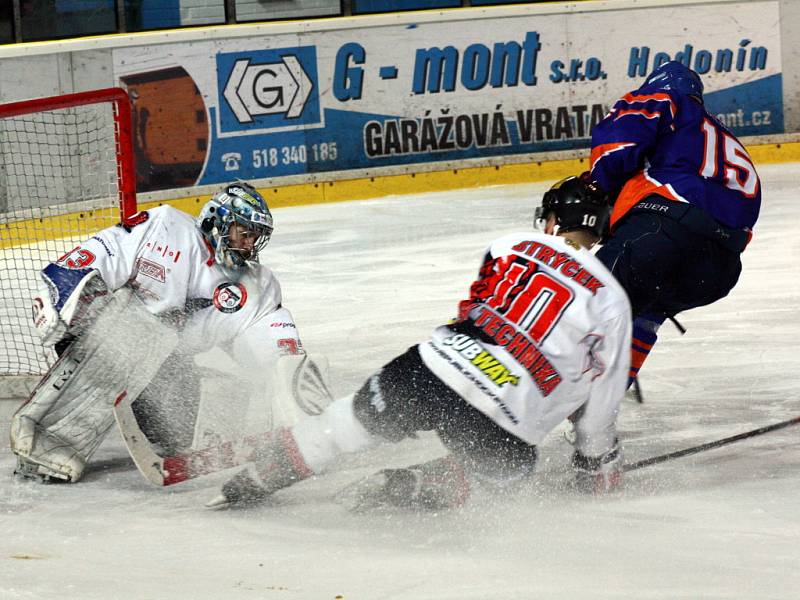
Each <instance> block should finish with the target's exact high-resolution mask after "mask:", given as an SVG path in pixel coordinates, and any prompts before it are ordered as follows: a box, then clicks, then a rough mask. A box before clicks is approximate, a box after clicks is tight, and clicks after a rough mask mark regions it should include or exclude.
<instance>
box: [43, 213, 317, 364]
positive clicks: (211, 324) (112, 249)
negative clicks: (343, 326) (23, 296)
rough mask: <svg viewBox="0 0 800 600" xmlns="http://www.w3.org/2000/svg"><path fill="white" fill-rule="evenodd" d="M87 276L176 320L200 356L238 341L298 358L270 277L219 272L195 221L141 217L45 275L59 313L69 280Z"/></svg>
mask: <svg viewBox="0 0 800 600" xmlns="http://www.w3.org/2000/svg"><path fill="white" fill-rule="evenodd" d="M91 269H97V270H98V271H99V272H100V275H101V276H102V278H103V281H104V282H105V283H106V285H107V286H108V287H109V288H110V289H111V290H116V289H119V288H120V287H122V286H124V285H129V286H131V287H132V288H133V289H134V290H135V291H136V293H137V294H138V296H139V297H140V298H141V299H142V301H143V302H144V304H145V306H146V307H147V309H148V310H149V311H150V312H151V313H153V314H160V315H164V314H174V315H175V317H176V319H177V320H178V321H180V324H181V329H182V331H183V332H184V335H183V337H184V339H185V340H187V341H188V342H189V343H191V342H192V341H196V342H197V343H202V344H203V346H205V348H199V349H198V350H202V349H207V348H209V347H211V346H217V345H224V344H226V343H233V342H236V343H237V345H239V346H241V344H242V343H245V345H248V346H249V347H250V348H252V349H255V350H264V349H270V348H272V349H274V350H276V352H278V353H279V354H296V353H298V352H300V351H302V346H301V345H300V340H299V337H298V334H297V328H296V326H295V324H294V321H293V319H292V316H291V313H289V311H288V310H286V309H285V308H282V307H281V288H280V285H279V283H278V280H277V279H276V278H275V276H274V275H273V273H272V271H271V270H270V269H269V268H268V267H267V266H265V265H261V264H258V263H249V266H248V267H247V268H244V269H241V270H237V271H231V270H226V269H224V268H222V267H221V266H219V265H218V264H217V263H216V262H215V261H214V253H213V250H212V249H211V247H210V246H209V245H208V244H207V242H206V241H205V239H204V238H203V236H202V235H201V233H200V232H199V231H198V229H197V227H196V225H195V223H194V219H192V217H190V216H189V215H187V214H185V213H183V212H181V211H179V210H176V209H174V208H172V207H170V206H160V207H158V208H154V209H151V210H149V211H146V212H142V213H140V214H139V215H138V219H137V224H136V225H133V226H130V227H122V226H119V225H117V226H115V227H110V228H108V229H104V230H103V231H100V232H99V233H97V234H96V235H94V236H93V237H92V238H90V239H89V240H87V241H85V242H83V243H82V244H81V245H80V246H77V247H76V248H74V249H72V250H71V251H70V252H68V253H67V254H65V255H64V256H62V257H61V258H59V259H58V261H57V262H56V263H54V264H52V265H50V266H49V267H48V268H45V270H44V272H43V274H44V276H45V280H46V281H48V284H49V287H50V293H51V297H53V296H54V295H55V297H54V298H53V300H54V302H53V304H54V305H55V306H56V307H57V308H58V307H59V303H60V302H63V301H64V300H65V299H66V297H65V296H68V294H69V293H70V292H71V290H70V289H69V288H70V280H73V281H74V280H76V279H79V274H81V273H86V272H88V271H89V270H91ZM71 272H73V273H74V274H75V277H72V276H71ZM80 276H82V275H80ZM59 296H61V298H59ZM233 347H234V350H235V348H236V346H233Z"/></svg>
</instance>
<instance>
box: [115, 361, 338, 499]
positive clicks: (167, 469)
mask: <svg viewBox="0 0 800 600" xmlns="http://www.w3.org/2000/svg"><path fill="white" fill-rule="evenodd" d="M287 358H288V357H287ZM292 358H295V359H297V360H294V361H290V362H288V361H281V362H279V373H278V378H279V379H282V380H290V384H291V385H290V388H291V389H289V390H287V392H286V395H287V396H288V398H289V399H290V400H287V402H284V403H283V404H282V405H281V407H279V406H278V405H275V406H274V407H273V408H274V409H275V410H276V411H278V409H279V408H281V410H280V412H281V416H282V417H283V418H284V421H283V423H282V424H283V425H289V424H291V423H293V422H296V420H297V418H298V417H299V415H300V414H301V413H302V414H308V415H314V414H319V413H320V412H322V410H323V409H324V407H325V406H326V405H327V404H328V403H329V402H330V401H331V400H332V396H331V392H330V389H329V388H328V386H327V384H326V382H325V376H324V373H323V371H322V370H321V369H320V367H319V366H318V365H317V363H316V362H315V361H314V360H312V359H311V358H309V357H308V355H303V356H296V357H292ZM135 400H136V398H135V397H131V396H130V395H128V394H124V393H123V394H121V395H120V396H119V397H118V398H117V400H116V402H115V403H114V418H115V419H116V421H117V425H118V426H119V430H120V433H121V434H122V437H123V439H124V440H125V445H126V446H127V447H128V452H130V455H131V457H132V458H133V462H134V463H136V466H137V468H138V469H139V471H141V473H142V475H144V476H145V477H146V478H147V480H148V481H150V482H151V483H153V484H154V485H158V486H168V485H174V484H176V483H181V482H182V481H188V480H189V479H194V478H195V477H200V476H202V475H210V474H212V473H216V472H218V471H224V470H226V469H230V468H233V467H237V466H240V465H243V464H245V463H248V462H251V461H253V460H254V454H255V452H256V450H257V449H259V448H261V447H263V445H264V443H265V442H266V440H268V439H269V438H270V436H271V435H272V431H264V432H258V433H255V434H252V435H247V436H244V437H242V438H239V439H236V440H228V441H223V442H220V443H218V444H214V445H210V446H206V447H204V448H199V449H198V448H188V449H186V450H183V451H181V452H179V453H176V454H173V455H169V456H162V455H161V454H159V452H158V449H157V448H155V447H154V446H153V444H152V443H151V442H150V440H148V439H147V436H146V435H145V434H144V432H143V431H142V430H141V427H139V423H138V421H137V419H136V415H135V414H134V412H133V403H134V401H135ZM295 408H296V409H297V410H295ZM284 413H285V414H284Z"/></svg>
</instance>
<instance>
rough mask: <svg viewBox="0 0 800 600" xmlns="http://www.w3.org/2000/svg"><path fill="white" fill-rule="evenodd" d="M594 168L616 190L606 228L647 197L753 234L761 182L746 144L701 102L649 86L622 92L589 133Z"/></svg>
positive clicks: (605, 184)
mask: <svg viewBox="0 0 800 600" xmlns="http://www.w3.org/2000/svg"><path fill="white" fill-rule="evenodd" d="M591 165H592V166H591V169H592V170H591V173H592V177H593V179H594V180H595V181H597V182H598V183H599V184H600V186H601V187H603V188H604V189H605V190H606V191H607V192H609V193H610V194H612V197H613V194H615V193H617V192H619V195H618V196H617V199H616V202H615V204H614V210H613V212H612V215H611V227H612V229H613V227H614V224H615V223H617V222H618V221H619V219H620V218H622V216H624V215H625V214H626V213H627V212H628V211H629V210H630V209H631V208H632V207H633V206H634V205H636V204H637V203H638V202H639V201H640V200H641V199H643V198H644V197H646V196H649V195H650V194H658V195H660V196H663V197H664V198H667V199H669V200H675V201H677V202H688V203H690V204H692V205H694V206H697V207H699V208H701V209H703V210H704V211H706V212H707V213H708V214H710V215H711V216H712V217H714V218H715V219H716V220H717V221H718V222H720V223H722V224H723V225H725V226H727V227H730V228H734V229H744V230H747V231H748V232H750V231H751V230H752V228H753V226H754V225H755V222H756V219H757V218H758V213H759V210H760V207H761V183H760V181H759V178H758V173H757V172H756V168H755V166H753V162H752V160H751V159H750V156H749V155H748V153H747V151H746V150H745V148H744V146H742V144H741V143H740V142H739V140H737V139H736V137H735V136H734V135H733V134H732V133H731V132H730V131H729V130H728V129H727V128H726V127H725V126H723V125H722V124H721V123H720V122H719V121H718V120H717V119H716V118H715V117H714V116H713V115H711V114H709V113H708V112H707V111H706V110H705V108H704V107H703V105H702V104H701V103H700V102H698V101H697V100H695V99H694V98H691V97H689V96H687V95H684V94H681V93H679V92H676V91H664V90H658V89H654V88H651V89H648V88H647V87H646V86H643V87H641V88H640V89H639V90H637V91H634V92H631V93H629V94H626V95H625V96H623V97H622V98H621V99H620V100H618V101H617V103H616V104H615V105H614V107H613V108H612V110H611V112H610V113H609V114H608V115H607V116H606V117H605V118H604V119H603V120H602V121H601V122H600V123H598V124H597V125H596V126H595V128H594V130H593V131H592V154H591Z"/></svg>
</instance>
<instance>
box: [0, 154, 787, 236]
mask: <svg viewBox="0 0 800 600" xmlns="http://www.w3.org/2000/svg"><path fill="white" fill-rule="evenodd" d="M747 150H748V152H749V153H750V156H751V158H752V159H753V162H755V163H756V164H759V163H781V162H797V161H800V142H789V143H785V144H764V145H759V146H748V148H747ZM587 168H588V161H587V159H585V158H575V159H568V160H553V161H545V162H534V163H518V164H505V165H497V166H485V167H469V168H464V169H449V170H447V171H431V172H426V173H411V174H403V175H385V176H380V177H368V178H362V179H347V180H342V181H330V182H325V183H304V184H298V185H286V186H281V187H274V188H259V192H261V194H263V196H264V198H266V200H267V204H269V206H270V208H283V207H287V206H301V205H305V204H321V203H326V202H343V201H347V200H366V199H369V198H379V197H381V196H389V195H393V194H420V193H425V192H440V191H446V190H454V189H464V188H474V187H483V186H489V185H507V184H514V183H533V182H537V181H550V180H553V181H555V180H558V179H561V178H563V177H566V176H568V175H575V174H578V173H580V172H582V171H585V170H586V169H587ZM208 198H209V196H208V195H203V196H186V197H182V198H175V199H170V200H162V201H158V202H143V203H140V205H139V208H140V210H147V209H149V208H153V207H156V206H161V205H163V204H169V205H171V206H174V207H175V208H178V209H180V210H182V211H184V212H186V213H189V214H190V215H197V214H198V213H199V211H200V208H201V207H202V206H203V204H205V202H206V201H207V200H208ZM116 214H118V213H116V211H115V210H113V209H103V210H97V211H84V212H81V213H72V214H67V215H59V216H55V217H44V218H41V219H30V220H25V221H17V222H14V223H8V224H4V225H0V249H2V248H9V247H13V246H19V245H22V244H25V243H32V240H37V241H44V240H48V239H57V238H59V237H62V236H63V232H64V231H84V232H86V234H87V235H90V234H91V233H93V232H96V231H99V230H100V229H103V228H104V227H108V226H110V225H113V224H114V223H115V222H116V220H117V217H116V216H115V215H116Z"/></svg>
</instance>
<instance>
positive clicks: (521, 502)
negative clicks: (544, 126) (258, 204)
mask: <svg viewBox="0 0 800 600" xmlns="http://www.w3.org/2000/svg"><path fill="white" fill-rule="evenodd" d="M760 170H761V174H762V176H763V179H764V182H763V185H764V190H763V191H764V205H763V212H762V217H761V220H760V222H759V224H758V226H757V229H756V235H755V238H754V241H753V242H752V244H751V246H750V247H749V248H748V250H747V251H746V252H745V254H744V263H745V264H744V273H743V275H742V278H741V280H740V283H739V285H738V286H737V288H736V289H734V291H733V292H732V293H731V295H730V296H729V297H728V298H725V299H724V300H722V301H720V302H718V303H717V304H716V305H714V306H712V307H707V308H704V309H698V310H696V311H693V312H689V313H686V314H684V315H683V316H682V318H681V322H682V323H683V325H684V326H685V327H686V328H687V329H688V333H687V334H686V335H685V336H681V335H679V334H678V332H677V331H676V330H674V329H673V328H671V327H670V326H669V325H665V327H664V328H663V329H662V332H663V334H662V339H661V340H660V341H659V344H658V345H657V347H656V349H655V351H654V353H653V355H652V356H651V357H650V360H649V362H648V363H647V364H646V365H645V367H644V369H643V371H642V385H643V387H644V392H645V404H643V405H638V404H636V403H634V402H633V401H631V400H626V401H625V402H624V404H623V407H622V414H621V417H620V430H621V435H622V438H623V441H624V445H625V452H626V456H627V458H628V460H629V461H634V460H639V459H642V458H646V457H648V456H652V455H655V454H661V453H664V452H668V451H671V450H675V449H680V448H684V447H687V446H692V445H695V444H699V443H703V442H706V441H709V440H714V439H718V438H722V437H726V436H729V435H733V434H736V433H740V432H743V431H747V430H750V429H754V428H756V427H760V426H762V425H768V424H771V423H774V422H778V421H782V420H785V419H789V418H792V417H794V416H797V415H798V414H800V375H799V374H800V357H799V356H798V352H797V341H798V338H800V268H798V265H797V262H798V260H800V236H798V226H800V201H798V192H797V181H798V180H800V165H777V166H765V167H762V168H761V169H760ZM546 187H547V186H546V185H524V186H503V187H494V188H486V189H478V190H469V191H456V192H448V193H435V194H425V195H420V196H413V197H409V196H402V197H401V196H397V197H392V198H386V199H380V200H374V201H369V202H357V203H344V204H332V205H321V206H308V207H300V208H292V209H279V210H276V211H274V212H275V220H276V232H275V235H274V236H273V239H272V242H271V243H270V245H269V246H268V247H267V249H266V250H265V252H264V254H263V260H264V261H265V262H267V263H268V264H270V265H271V266H272V267H273V268H274V270H275V271H276V272H277V274H278V276H279V278H280V280H281V282H282V285H283V290H284V297H285V304H286V306H288V307H289V308H290V309H291V310H292V311H293V313H294V316H295V318H296V320H297V322H298V324H299V327H300V331H301V335H302V337H303V340H304V342H305V345H306V347H307V348H308V349H309V350H310V351H311V352H314V353H323V354H325V355H327V357H328V358H329V360H330V363H331V374H332V377H333V386H334V388H335V391H336V392H337V394H338V395H343V394H346V393H349V392H352V391H354V390H355V389H356V387H357V386H359V385H360V383H361V382H362V381H363V379H364V378H365V377H366V376H368V375H369V374H371V373H372V371H374V370H375V369H377V368H378V367H380V366H381V365H382V364H383V363H384V362H385V361H387V360H388V359H390V358H392V357H394V356H395V355H397V354H399V353H400V352H402V351H403V350H404V349H405V348H407V347H408V346H409V345H411V344H413V343H415V342H417V341H419V340H421V339H424V338H425V337H426V336H427V334H428V333H429V331H430V330H431V329H432V328H433V327H434V326H436V325H438V324H441V323H442V322H445V321H446V320H447V319H449V318H450V317H451V316H452V315H453V314H454V311H455V308H456V303H457V301H458V300H459V299H461V298H462V297H463V296H464V294H465V293H466V290H467V287H468V285H469V283H470V281H471V278H472V277H473V276H474V275H475V273H476V271H477V268H478V265H479V262H480V259H481V256H482V253H483V251H484V249H485V247H486V245H488V243H489V242H490V241H491V240H493V239H494V238H496V237H498V236H500V235H502V234H504V233H509V232H512V231H516V230H521V229H528V228H529V224H530V222H531V218H532V213H533V207H534V202H533V198H538V197H539V196H540V194H541V193H542V191H543V190H544V189H546ZM798 442H800V427H795V428H790V429H784V430H781V431H777V432H774V433H770V434H767V435H764V436H760V437H757V438H754V439H751V440H747V441H742V442H739V443H737V444H734V445H731V446H727V447H725V448H720V449H717V450H712V451H709V452H705V453H702V454H699V455H696V456H693V457H688V458H684V459H680V460H675V461H670V462H667V463H664V464H662V465H659V466H653V467H649V468H646V469H643V470H641V471H637V472H634V473H631V474H629V477H628V478H627V481H626V486H625V488H624V490H623V491H621V492H620V493H618V494H615V495H612V496H609V497H605V498H602V499H591V498H584V497H580V496H577V495H574V494H573V493H571V492H570V491H569V490H567V489H566V488H565V485H564V483H565V481H567V479H568V478H569V475H570V473H569V469H568V464H567V463H568V455H569V446H568V444H567V442H566V441H565V440H564V439H563V437H562V436H561V435H558V434H554V435H552V436H551V437H550V438H548V440H547V442H546V443H545V444H544V445H543V447H542V460H541V463H540V466H539V475H538V478H537V480H536V483H535V485H534V486H533V487H532V489H531V490H529V491H528V492H526V493H525V494H523V495H521V496H519V497H516V498H513V499H508V498H486V497H478V498H476V499H475V500H474V502H472V503H471V504H469V505H468V506H467V507H466V508H464V509H462V510H458V511H453V512H447V513H441V514H435V515H432V514H418V513H410V512H399V511H398V512H382V513H368V514H359V515H355V514H350V513H348V512H346V511H345V510H344V509H343V508H342V507H341V506H340V505H339V504H337V503H336V502H335V501H334V496H335V494H336V492H337V491H338V490H339V489H340V488H342V487H343V486H345V485H346V484H347V483H348V482H350V481H352V480H354V479H357V478H359V477H361V476H363V475H366V474H367V473H370V472H371V471H373V470H375V469H378V468H381V467H384V466H395V465H403V464H408V463H411V462H414V461H418V460H421V459H426V458H431V457H433V456H436V455H438V454H439V453H440V452H441V447H440V445H439V444H438V442H437V441H436V439H435V438H433V437H431V436H428V435H426V436H422V437H421V439H420V440H409V441H406V442H404V443H402V444H400V445H398V446H385V447H382V448H379V449H377V450H375V451H373V452H372V453H370V454H367V455H364V456H360V457H353V458H348V459H345V460H342V461H341V462H340V463H339V464H337V465H336V466H335V468H334V470H333V471H332V472H331V473H330V474H328V475H326V476H323V477H318V478H315V479H312V480H310V481H306V482H303V483H301V484H299V485H297V486H295V487H294V488H291V489H289V490H285V491H284V492H281V493H279V494H278V495H276V497H275V500H274V503H273V504H272V505H269V506H264V507H261V508H258V509H255V510H248V511H234V512H223V513H215V512H207V511H205V510H204V509H203V508H202V505H203V503H204V502H205V501H206V500H208V499H209V498H211V497H212V496H214V495H215V494H216V492H217V489H218V487H219V485H220V484H221V483H222V481H224V479H225V476H216V477H209V478H206V479H201V480H197V481H194V482H191V483H188V484H183V485H180V486H175V487H174V488H167V489H157V488H153V487H151V486H150V485H149V484H148V483H147V482H146V481H145V480H144V479H143V478H142V477H141V475H139V473H138V472H137V471H136V470H135V468H134V466H133V464H132V462H131V461H130V459H129V458H127V455H126V453H125V450H124V448H123V446H122V444H121V442H120V440H119V436H118V434H117V433H116V431H114V432H113V433H112V435H111V436H110V438H109V440H108V441H107V442H106V443H105V444H104V446H103V447H102V448H101V449H100V451H99V452H98V454H97V455H96V458H95V459H94V460H93V462H92V464H91V466H90V468H89V470H88V472H87V474H86V476H85V479H84V480H83V481H82V482H81V483H79V484H76V485H50V486H40V485H36V484H31V483H26V482H19V481H16V480H14V479H13V478H12V477H11V471H12V468H13V461H12V457H11V455H10V453H9V452H8V451H7V450H5V451H3V452H1V453H0V477H1V478H2V479H0V481H2V483H0V598H2V599H4V600H5V599H16V598H23V599H33V598H35V599H39V598H42V599H54V600H55V599H73V598H74V599H80V600H93V599H110V598H122V599H128V598H130V599H137V600H138V599H142V600H144V599H173V598H181V599H183V598H186V599H196V600H224V599H229V598H231V599H239V598H242V599H248V598H253V599H255V598H258V599H265V598H285V599H294V598H297V599H306V598H308V599H325V598H328V599H334V598H337V597H341V598H344V599H345V600H362V599H364V600H377V599H394V598H397V599H400V598H402V599H403V600H423V599H437V600H443V599H453V600H456V599H458V600H469V599H478V598H480V599H487V598H489V599H495V598H496V599H514V598H520V599H522V598H525V599H528V598H558V599H565V598H587V599H588V598H591V599H596V598H630V599H650V598H668V599H673V598H691V599H695V598H704V599H705V598H715V599H716V598H731V599H734V598H735V599H741V598H757V599H768V598H786V599H788V598H798V597H800V592H798V590H800V513H799V512H798V498H799V497H800V443H798Z"/></svg>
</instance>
